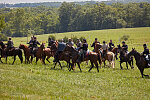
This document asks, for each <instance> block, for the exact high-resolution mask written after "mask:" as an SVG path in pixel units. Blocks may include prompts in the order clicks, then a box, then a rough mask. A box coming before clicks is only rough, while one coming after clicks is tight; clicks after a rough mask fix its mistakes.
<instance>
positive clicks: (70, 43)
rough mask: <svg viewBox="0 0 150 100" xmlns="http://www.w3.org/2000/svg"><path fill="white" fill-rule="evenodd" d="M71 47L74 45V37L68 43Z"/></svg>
mask: <svg viewBox="0 0 150 100" xmlns="http://www.w3.org/2000/svg"><path fill="white" fill-rule="evenodd" d="M67 44H68V45H69V46H70V47H72V46H73V45H74V43H73V41H72V39H69V42H68V43H67Z"/></svg>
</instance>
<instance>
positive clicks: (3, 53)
mask: <svg viewBox="0 0 150 100" xmlns="http://www.w3.org/2000/svg"><path fill="white" fill-rule="evenodd" d="M0 46H1V48H0V52H1V57H0V61H1V63H3V62H2V60H1V58H6V63H7V57H8V56H14V61H13V63H12V64H14V62H15V60H16V56H17V55H18V57H19V59H20V61H21V63H22V62H23V57H22V51H21V50H20V49H19V48H15V47H14V48H12V49H11V50H7V47H6V45H5V44H4V43H3V42H2V41H1V42H0Z"/></svg>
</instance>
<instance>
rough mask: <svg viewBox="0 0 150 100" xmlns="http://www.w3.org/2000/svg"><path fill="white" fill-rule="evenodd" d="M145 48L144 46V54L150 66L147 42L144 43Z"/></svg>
mask: <svg viewBox="0 0 150 100" xmlns="http://www.w3.org/2000/svg"><path fill="white" fill-rule="evenodd" d="M143 48H144V51H143V53H142V55H143V56H144V58H145V60H146V62H147V64H148V66H150V53H149V49H148V48H147V45H146V44H143Z"/></svg>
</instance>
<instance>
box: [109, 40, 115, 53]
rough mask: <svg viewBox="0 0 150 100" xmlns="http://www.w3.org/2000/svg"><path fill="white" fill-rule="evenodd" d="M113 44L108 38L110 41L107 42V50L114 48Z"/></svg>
mask: <svg viewBox="0 0 150 100" xmlns="http://www.w3.org/2000/svg"><path fill="white" fill-rule="evenodd" d="M114 47H115V46H114V44H113V43H112V40H110V42H109V49H108V50H109V51H111V50H112V49H113V48H114Z"/></svg>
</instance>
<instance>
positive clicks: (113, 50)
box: [111, 47, 118, 60]
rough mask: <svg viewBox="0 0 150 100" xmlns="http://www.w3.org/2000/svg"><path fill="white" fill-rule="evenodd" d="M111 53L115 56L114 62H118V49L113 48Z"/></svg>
mask: <svg viewBox="0 0 150 100" xmlns="http://www.w3.org/2000/svg"><path fill="white" fill-rule="evenodd" d="M111 52H113V53H114V54H115V58H116V60H118V57H117V55H118V47H114V48H113V49H112V50H111Z"/></svg>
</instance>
